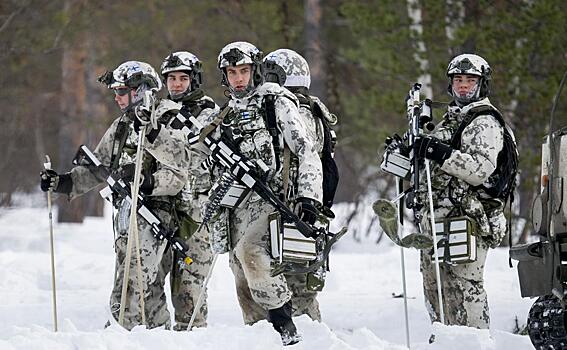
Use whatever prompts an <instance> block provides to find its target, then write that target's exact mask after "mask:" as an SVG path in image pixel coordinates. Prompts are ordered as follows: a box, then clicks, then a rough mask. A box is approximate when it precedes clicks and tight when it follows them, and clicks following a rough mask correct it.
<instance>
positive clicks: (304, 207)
mask: <svg viewBox="0 0 567 350" xmlns="http://www.w3.org/2000/svg"><path fill="white" fill-rule="evenodd" d="M316 206H317V202H316V201H314V200H313V199H311V198H305V197H299V198H297V201H296V204H295V212H296V213H297V216H299V218H300V219H301V221H303V222H305V223H308V224H309V225H313V224H314V223H315V221H317V217H318V216H319V210H317V207H316Z"/></svg>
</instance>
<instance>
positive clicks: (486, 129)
mask: <svg viewBox="0 0 567 350" xmlns="http://www.w3.org/2000/svg"><path fill="white" fill-rule="evenodd" d="M480 105H489V106H491V107H492V108H494V107H493V106H492V105H490V101H489V100H488V98H485V99H483V100H480V101H477V102H473V103H470V104H469V105H467V106H465V107H463V108H462V109H460V108H459V107H457V106H455V105H450V106H449V110H448V112H447V113H446V114H445V116H444V119H443V122H442V123H441V124H440V125H438V126H437V128H436V129H435V130H434V131H433V134H432V136H434V137H437V138H439V139H440V140H441V141H443V142H445V143H447V144H449V143H451V138H452V136H453V134H454V133H455V131H456V129H457V128H458V126H459V125H460V123H461V122H462V121H463V119H464V118H465V117H466V116H467V113H468V111H470V110H471V109H472V108H474V107H477V106H480ZM494 109H496V108H494ZM503 132H504V130H503V128H502V126H501V125H500V123H499V122H498V121H497V120H496V118H495V117H493V116H492V115H489V114H486V115H479V116H478V117H476V118H475V119H474V120H473V121H472V122H471V123H470V124H469V125H468V126H467V127H465V129H464V130H463V133H462V138H461V140H462V143H461V147H460V149H459V150H454V151H453V153H452V154H451V156H450V157H449V158H448V159H447V160H445V162H444V163H443V165H442V166H439V165H438V164H436V163H433V162H431V166H432V169H431V171H432V173H431V174H432V175H431V177H432V179H431V186H432V191H433V203H434V206H435V208H436V209H435V217H436V220H438V219H439V218H442V217H455V216H460V215H463V214H466V215H468V216H469V217H471V218H473V219H474V220H475V221H476V223H477V232H478V233H477V235H478V236H479V237H477V259H476V261H475V262H472V263H467V264H459V265H449V264H445V263H441V264H440V272H441V281H442V282H441V283H442V292H443V302H444V311H445V320H446V321H445V322H446V323H447V324H449V325H463V326H470V327H477V328H488V327H489V322H490V318H489V312H488V299H487V295H486V291H485V290H484V280H483V271H484V263H485V260H486V255H487V252H488V249H489V248H494V247H496V246H498V245H499V244H500V242H501V241H502V239H503V238H504V236H505V234H506V218H505V216H504V212H503V210H504V203H503V201H502V200H500V199H496V198H491V197H490V196H488V194H487V193H486V192H485V191H484V190H482V189H478V188H477V189H475V188H473V186H479V185H481V184H485V183H486V181H487V179H488V177H489V176H490V175H491V174H492V172H493V171H494V170H495V168H496V164H497V157H498V153H499V152H500V150H502V148H503V144H504V136H503ZM424 176H425V175H424ZM424 178H425V177H424ZM424 183H425V181H424ZM423 192H424V193H427V191H426V189H425V190H424V191H423ZM426 200H427V199H425V198H424V202H423V203H427V202H426ZM426 209H427V208H424V210H426ZM426 215H427V214H426ZM424 217H428V215H427V216H424ZM425 221H426V220H425V219H424V222H425ZM428 223H429V219H427V224H428ZM421 270H422V274H423V288H424V292H425V300H426V306H427V309H428V311H429V315H430V318H431V320H432V322H433V321H440V318H439V306H438V298H437V283H436V278H435V260H434V257H432V256H431V255H430V254H429V252H428V251H422V254H421Z"/></svg>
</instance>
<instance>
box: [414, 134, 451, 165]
mask: <svg viewBox="0 0 567 350" xmlns="http://www.w3.org/2000/svg"><path fill="white" fill-rule="evenodd" d="M413 151H414V152H415V156H417V157H419V158H427V159H431V160H433V161H435V162H437V163H439V164H440V165H443V163H444V162H445V160H447V159H448V158H449V157H450V156H451V153H453V149H452V148H451V146H449V145H447V144H445V143H443V142H441V141H439V140H438V139H436V138H435V137H430V136H418V137H417V138H416V139H415V141H414V143H413Z"/></svg>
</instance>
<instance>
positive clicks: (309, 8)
mask: <svg viewBox="0 0 567 350" xmlns="http://www.w3.org/2000/svg"><path fill="white" fill-rule="evenodd" d="M304 13H305V32H304V33H305V34H304V38H305V59H306V60H307V62H308V63H309V70H310V72H311V88H310V89H309V90H310V92H311V94H312V95H315V96H317V97H319V98H320V99H322V100H323V101H324V100H325V98H326V95H327V94H326V88H325V83H326V80H325V75H326V61H325V52H324V51H325V44H324V37H323V22H322V17H323V7H322V6H321V1H320V0H307V1H305V12H304Z"/></svg>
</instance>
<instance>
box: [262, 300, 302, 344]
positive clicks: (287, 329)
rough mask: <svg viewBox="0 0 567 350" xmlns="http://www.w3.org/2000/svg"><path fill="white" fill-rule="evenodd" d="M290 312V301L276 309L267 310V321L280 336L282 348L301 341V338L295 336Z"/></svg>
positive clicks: (295, 329)
mask: <svg viewBox="0 0 567 350" xmlns="http://www.w3.org/2000/svg"><path fill="white" fill-rule="evenodd" d="M291 312H292V310H291V301H288V302H287V303H285V304H283V306H281V307H279V308H277V309H272V310H268V321H269V322H270V323H271V324H272V326H274V329H275V330H276V331H277V332H278V333H279V334H280V335H281V337H282V344H283V345H284V346H286V345H293V344H296V343H299V342H300V341H301V336H300V335H299V334H297V328H295V324H294V323H293V320H292V319H291Z"/></svg>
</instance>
